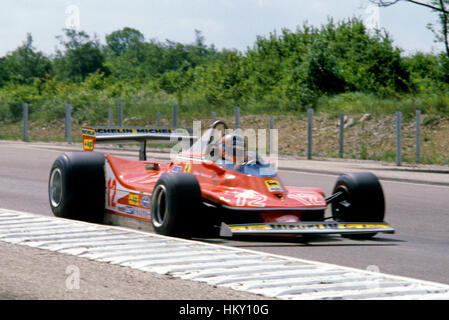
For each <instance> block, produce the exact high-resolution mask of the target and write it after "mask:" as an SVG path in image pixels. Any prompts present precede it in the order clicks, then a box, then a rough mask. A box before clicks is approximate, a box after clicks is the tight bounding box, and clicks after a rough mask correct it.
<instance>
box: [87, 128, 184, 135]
mask: <svg viewBox="0 0 449 320" xmlns="http://www.w3.org/2000/svg"><path fill="white" fill-rule="evenodd" d="M95 132H96V133H97V134H117V133H122V134H123V133H129V134H137V133H153V134H171V133H173V132H176V128H95Z"/></svg>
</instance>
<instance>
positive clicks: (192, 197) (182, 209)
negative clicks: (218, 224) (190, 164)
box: [151, 173, 202, 238]
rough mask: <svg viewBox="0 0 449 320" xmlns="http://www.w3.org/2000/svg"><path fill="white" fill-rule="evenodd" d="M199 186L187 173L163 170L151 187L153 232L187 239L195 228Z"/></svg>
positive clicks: (199, 203)
mask: <svg viewBox="0 0 449 320" xmlns="http://www.w3.org/2000/svg"><path fill="white" fill-rule="evenodd" d="M201 202H202V195H201V188H200V185H199V183H198V180H197V179H196V177H195V176H194V175H192V174H188V173H164V174H162V175H161V176H160V177H159V180H158V181H157V182H156V185H155V186H154V189H153V193H152V198H151V223H152V225H153V228H154V230H155V232H156V233H158V234H162V235H166V236H173V237H181V238H190V237H192V236H194V235H195V234H196V232H197V231H198V226H199V225H200V224H201V221H199V219H198V218H196V217H198V213H199V212H200V211H201Z"/></svg>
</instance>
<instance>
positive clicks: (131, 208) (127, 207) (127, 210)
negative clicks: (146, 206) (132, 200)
mask: <svg viewBox="0 0 449 320" xmlns="http://www.w3.org/2000/svg"><path fill="white" fill-rule="evenodd" d="M125 213H126V214H134V208H133V207H131V206H126V210H125Z"/></svg>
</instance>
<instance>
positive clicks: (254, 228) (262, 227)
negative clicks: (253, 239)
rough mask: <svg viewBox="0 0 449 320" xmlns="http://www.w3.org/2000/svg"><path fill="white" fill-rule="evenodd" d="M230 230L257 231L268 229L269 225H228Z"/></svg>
mask: <svg viewBox="0 0 449 320" xmlns="http://www.w3.org/2000/svg"><path fill="white" fill-rule="evenodd" d="M230 228H231V230H232V231H242V230H243V231H258V230H269V227H268V226H267V225H265V224H259V225H250V226H230Z"/></svg>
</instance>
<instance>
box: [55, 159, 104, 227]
mask: <svg viewBox="0 0 449 320" xmlns="http://www.w3.org/2000/svg"><path fill="white" fill-rule="evenodd" d="M104 163H105V157H104V155H103V154H100V153H96V152H92V153H91V152H89V153H88V152H67V153H64V154H62V155H60V156H59V157H58V158H57V159H56V160H55V161H54V163H53V165H52V167H51V170H50V176H49V181H48V195H49V202H50V207H51V210H52V212H53V214H54V215H55V216H57V217H61V218H67V219H75V220H83V221H89V222H101V221H102V220H103V215H104V204H105V188H106V183H105V176H104Z"/></svg>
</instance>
